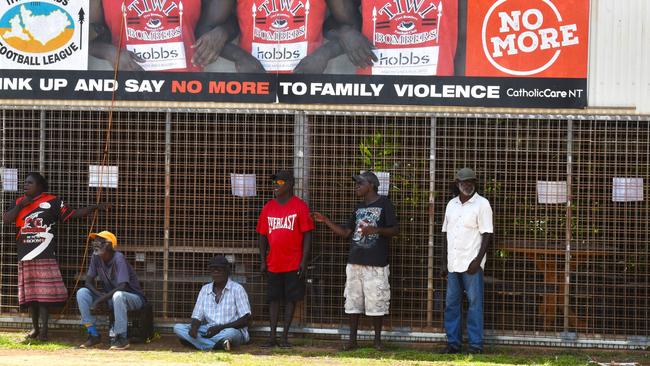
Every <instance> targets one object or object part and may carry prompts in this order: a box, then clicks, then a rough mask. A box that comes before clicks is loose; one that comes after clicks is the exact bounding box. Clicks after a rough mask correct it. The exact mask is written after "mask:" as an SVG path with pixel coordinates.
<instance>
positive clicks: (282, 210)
mask: <svg viewBox="0 0 650 366" xmlns="http://www.w3.org/2000/svg"><path fill="white" fill-rule="evenodd" d="M311 230H314V221H313V220H312V219H311V216H309V207H307V204H306V203H305V202H304V201H303V200H301V199H300V198H298V197H296V196H293V197H291V199H290V200H289V202H287V203H285V204H284V205H281V204H279V203H278V202H277V201H276V200H274V199H273V200H270V201H269V202H267V203H266V205H264V208H262V213H261V214H260V218H259V220H258V221H257V232H258V233H260V234H261V235H265V236H266V238H267V239H268V241H269V248H270V249H269V254H268V256H267V257H266V265H267V268H268V270H269V271H270V272H276V273H280V272H290V271H295V270H298V269H299V268H300V262H301V261H302V239H303V237H304V236H305V233H306V232H307V231H311Z"/></svg>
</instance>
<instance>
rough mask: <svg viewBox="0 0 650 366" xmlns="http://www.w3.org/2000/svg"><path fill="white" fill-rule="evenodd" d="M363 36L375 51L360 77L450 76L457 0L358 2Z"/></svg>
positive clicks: (454, 42) (455, 38)
mask: <svg viewBox="0 0 650 366" xmlns="http://www.w3.org/2000/svg"><path fill="white" fill-rule="evenodd" d="M361 14H362V16H363V27H362V32H363V35H364V36H366V37H367V38H368V39H369V40H370V42H372V44H373V45H374V46H375V47H376V49H375V50H374V52H375V55H376V56H377V58H378V59H379V60H378V61H377V62H375V63H374V66H372V67H368V68H365V69H357V73H358V74H363V75H441V76H452V75H454V56H455V54H456V44H457V42H458V0H417V1H415V0H405V1H401V0H400V1H395V0H362V1H361Z"/></svg>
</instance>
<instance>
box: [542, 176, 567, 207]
mask: <svg viewBox="0 0 650 366" xmlns="http://www.w3.org/2000/svg"><path fill="white" fill-rule="evenodd" d="M566 201H567V198H566V181H560V182H546V181H537V202H538V203H566Z"/></svg>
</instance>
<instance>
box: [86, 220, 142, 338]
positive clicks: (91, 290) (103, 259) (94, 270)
mask: <svg viewBox="0 0 650 366" xmlns="http://www.w3.org/2000/svg"><path fill="white" fill-rule="evenodd" d="M90 238H91V239H93V241H92V248H93V255H92V258H91V259H90V264H89V265H88V271H87V272H86V285H85V287H83V288H80V289H79V291H77V304H78V306H79V312H80V313H81V324H83V325H84V326H85V327H86V330H87V331H88V340H87V341H86V343H84V344H82V345H81V348H90V347H93V346H95V345H97V344H99V343H100V342H101V337H100V336H99V333H98V332H97V328H96V327H95V322H96V319H95V316H94V315H93V314H92V312H93V311H95V310H96V309H98V308H99V307H100V306H103V304H106V305H108V308H109V309H112V311H113V314H114V315H115V323H114V324H113V331H114V332H115V339H113V340H112V341H111V349H114V350H122V349H127V348H129V339H128V337H127V334H126V330H127V323H128V312H129V311H130V310H138V309H141V308H142V306H143V305H144V304H145V303H146V301H147V299H146V298H145V297H144V293H143V292H142V288H141V287H140V282H139V281H138V278H137V276H136V274H135V271H134V270H133V267H131V265H130V264H129V263H128V262H127V261H126V258H125V257H124V254H122V253H121V252H118V251H115V247H116V246H117V238H116V237H115V235H113V233H111V232H109V231H102V232H100V233H92V234H90ZM97 276H99V279H100V280H101V282H102V286H103V292H101V291H99V290H98V289H97V288H96V287H95V278H96V277H97Z"/></svg>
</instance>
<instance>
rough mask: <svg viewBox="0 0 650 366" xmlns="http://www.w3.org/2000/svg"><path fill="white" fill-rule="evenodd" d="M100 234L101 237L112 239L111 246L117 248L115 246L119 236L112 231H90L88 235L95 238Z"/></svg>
mask: <svg viewBox="0 0 650 366" xmlns="http://www.w3.org/2000/svg"><path fill="white" fill-rule="evenodd" d="M98 236H99V237H100V238H103V239H106V240H108V241H110V242H111V246H112V247H113V249H115V247H116V246H117V237H116V236H115V234H113V233H112V232H110V231H102V232H100V233H90V234H89V235H88V237H89V238H91V239H95V238H96V237H98Z"/></svg>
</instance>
